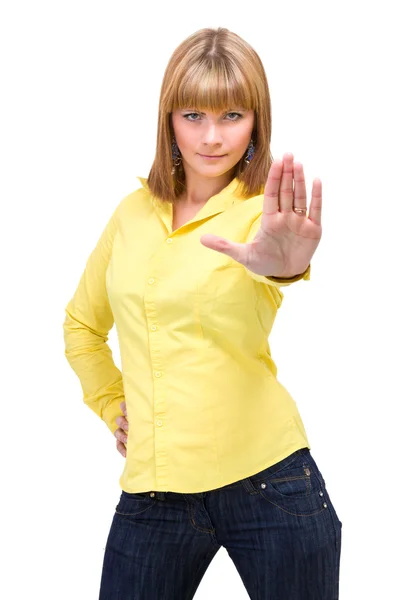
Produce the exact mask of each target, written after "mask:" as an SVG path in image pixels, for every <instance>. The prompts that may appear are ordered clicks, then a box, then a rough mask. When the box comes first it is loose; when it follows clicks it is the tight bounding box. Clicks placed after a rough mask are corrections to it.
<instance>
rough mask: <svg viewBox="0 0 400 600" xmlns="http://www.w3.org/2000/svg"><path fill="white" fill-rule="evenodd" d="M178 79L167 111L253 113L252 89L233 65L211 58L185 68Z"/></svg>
mask: <svg viewBox="0 0 400 600" xmlns="http://www.w3.org/2000/svg"><path fill="white" fill-rule="evenodd" d="M179 79H180V81H179V83H178V85H176V86H175V90H174V94H173V97H172V98H171V107H170V110H171V111H172V110H175V109H180V110H182V109H184V108H188V107H190V108H196V109H198V110H210V111H213V112H214V111H215V112H217V111H223V110H225V109H233V108H235V107H241V108H243V109H245V110H257V106H256V101H255V97H256V94H255V93H254V92H255V91H254V90H253V87H254V86H253V85H252V83H251V81H250V80H248V79H247V78H246V76H245V74H244V73H243V72H242V71H241V70H240V69H239V68H238V67H237V65H234V64H231V65H230V64H225V63H224V62H222V61H218V62H216V61H215V60H213V59H212V58H211V59H210V60H206V61H204V62H202V63H200V64H196V65H193V66H192V67H189V68H188V69H186V70H185V71H184V72H183V73H182V76H181V77H180V78H179Z"/></svg>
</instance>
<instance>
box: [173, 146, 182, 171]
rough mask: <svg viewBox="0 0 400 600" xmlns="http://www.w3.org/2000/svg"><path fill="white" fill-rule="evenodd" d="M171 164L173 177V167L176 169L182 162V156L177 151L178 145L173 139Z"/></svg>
mask: <svg viewBox="0 0 400 600" xmlns="http://www.w3.org/2000/svg"><path fill="white" fill-rule="evenodd" d="M172 162H173V167H172V171H171V175H174V173H175V170H176V169H175V167H178V166H179V165H180V164H181V162H182V156H181V153H180V151H179V148H178V144H177V143H176V141H175V138H173V140H172Z"/></svg>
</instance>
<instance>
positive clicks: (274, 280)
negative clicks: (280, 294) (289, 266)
mask: <svg viewBox="0 0 400 600" xmlns="http://www.w3.org/2000/svg"><path fill="white" fill-rule="evenodd" d="M246 271H247V272H248V273H249V275H250V277H252V278H253V279H254V280H255V281H259V282H260V283H266V284H268V285H272V286H274V287H281V286H285V285H290V284H291V283H295V282H296V281H300V280H301V279H305V280H306V281H308V280H309V279H310V273H311V263H310V264H309V265H308V267H307V269H306V270H305V271H304V272H303V273H300V274H299V275H295V276H294V277H289V278H284V277H269V276H266V275H257V273H253V271H250V270H249V269H247V268H246Z"/></svg>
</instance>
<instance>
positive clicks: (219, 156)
mask: <svg viewBox="0 0 400 600" xmlns="http://www.w3.org/2000/svg"><path fill="white" fill-rule="evenodd" d="M200 156H202V157H203V158H222V157H223V156H225V154H200Z"/></svg>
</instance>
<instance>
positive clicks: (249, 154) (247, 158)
mask: <svg viewBox="0 0 400 600" xmlns="http://www.w3.org/2000/svg"><path fill="white" fill-rule="evenodd" d="M255 149H256V147H255V146H254V143H253V140H252V139H251V140H250V144H249V145H248V147H247V154H246V156H245V159H244V162H245V163H247V164H249V163H250V161H251V160H252V158H253V156H254V151H255Z"/></svg>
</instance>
